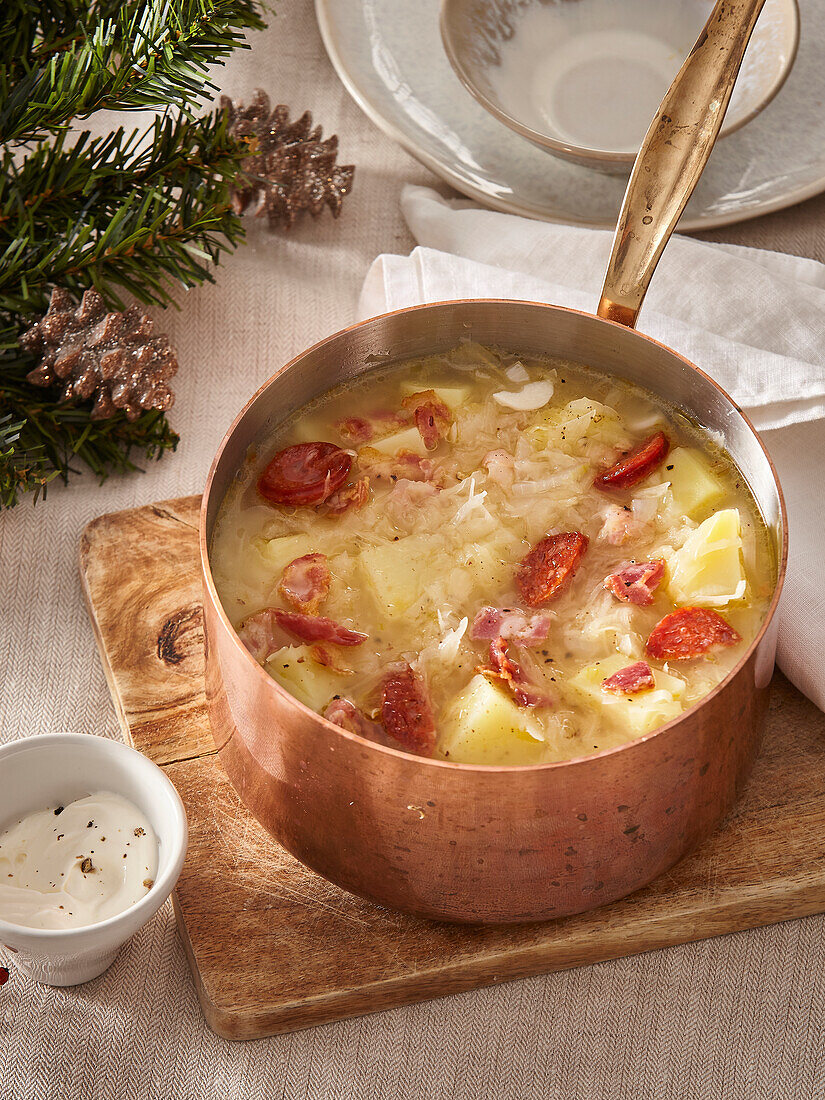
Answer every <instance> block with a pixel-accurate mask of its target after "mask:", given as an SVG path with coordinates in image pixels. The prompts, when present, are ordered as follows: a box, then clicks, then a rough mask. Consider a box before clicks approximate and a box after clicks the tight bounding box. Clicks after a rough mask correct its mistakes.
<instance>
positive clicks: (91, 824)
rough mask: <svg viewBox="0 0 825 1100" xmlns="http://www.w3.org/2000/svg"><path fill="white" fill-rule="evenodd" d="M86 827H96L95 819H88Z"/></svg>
mask: <svg viewBox="0 0 825 1100" xmlns="http://www.w3.org/2000/svg"><path fill="white" fill-rule="evenodd" d="M86 828H87V829H92V828H94V821H88V822H87V823H86Z"/></svg>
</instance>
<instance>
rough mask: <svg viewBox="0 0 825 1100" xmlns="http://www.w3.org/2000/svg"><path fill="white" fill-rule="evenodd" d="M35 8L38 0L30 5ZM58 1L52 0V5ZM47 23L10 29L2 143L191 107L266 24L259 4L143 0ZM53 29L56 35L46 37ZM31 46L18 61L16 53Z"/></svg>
mask: <svg viewBox="0 0 825 1100" xmlns="http://www.w3.org/2000/svg"><path fill="white" fill-rule="evenodd" d="M21 6H23V7H24V8H26V9H28V5H21ZM55 7H57V5H54V4H52V5H47V10H48V9H49V8H51V9H52V10H53V9H54V8H55ZM79 7H80V5H79V4H78V5H77V6H75V4H73V3H67V4H66V5H65V9H66V12H67V13H69V12H71V11H74V13H75V16H76V22H75V26H74V28H72V30H71V31H67V32H66V33H63V34H61V30H62V29H63V26H64V25H67V24H68V23H69V19H68V18H67V19H65V20H63V21H62V22H61V21H60V20H53V21H52V22H51V23H50V25H49V26H48V27H47V28H44V26H43V24H42V22H41V21H40V20H38V21H37V23H36V24H35V23H34V21H33V20H32V19H31V18H30V19H29V20H25V19H23V20H22V21H21V22H22V23H24V24H25V26H24V27H23V28H22V29H18V30H17V31H16V32H15V33H11V28H9V27H8V23H9V22H10V20H9V18H8V16H6V14H5V13H4V26H5V28H6V34H5V38H4V40H3V41H2V45H3V52H2V56H3V59H4V60H3V64H1V65H0V142H3V143H10V142H25V141H33V140H36V139H37V138H39V137H40V136H42V133H43V131H51V132H58V131H59V130H61V129H62V128H64V127H66V126H67V125H68V124H69V123H70V122H71V121H72V119H74V118H78V117H80V118H85V117H86V116H88V115H89V114H91V113H92V112H93V111H96V110H99V109H101V108H108V109H110V110H136V109H145V108H164V107H168V106H171V105H174V106H176V107H177V108H178V109H180V110H182V111H184V112H188V111H190V110H191V109H192V106H193V104H195V103H197V102H199V101H201V100H203V98H204V97H205V96H207V95H209V94H210V93H211V92H213V91H214V90H215V86H214V85H213V84H212V83H211V82H210V81H209V79H208V70H209V66H210V65H213V64H215V63H216V62H220V61H222V59H223V58H225V57H226V56H227V55H228V54H229V53H231V52H232V51H233V50H235V49H238V48H246V43H245V41H244V33H245V32H246V31H247V30H250V29H256V28H260V27H262V26H263V22H262V19H261V15H260V9H261V5H259V4H256V3H255V0H180V2H178V3H176V4H171V3H169V0H140V2H132V3H126V4H122V5H117V6H116V10H114V11H112V10H111V9H112V7H113V5H109V4H105V5H93V6H92V8H91V11H89V12H88V13H85V12H81V11H79V10H78V9H79ZM44 31H45V32H46V34H47V35H48V36H47V37H44ZM21 36H23V37H26V38H27V39H28V42H27V43H25V46H26V50H25V52H24V53H20V54H18V55H17V58H16V59H15V58H14V57H13V56H11V55H10V53H9V51H10V50H12V49H15V48H18V49H20V48H22V47H23V46H24V43H22V42H21V41H20V37H21Z"/></svg>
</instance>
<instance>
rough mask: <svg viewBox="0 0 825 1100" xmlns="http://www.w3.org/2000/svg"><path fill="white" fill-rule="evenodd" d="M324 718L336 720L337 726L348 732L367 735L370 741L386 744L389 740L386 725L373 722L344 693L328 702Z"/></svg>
mask: <svg viewBox="0 0 825 1100" xmlns="http://www.w3.org/2000/svg"><path fill="white" fill-rule="evenodd" d="M324 718H326V719H327V721H328V722H334V723H335V725H336V726H340V727H341V729H343V730H346V731H347V732H348V733H357V734H360V736H361V737H366V738H367V739H368V740H369V741H378V742H380V743H381V744H382V745H386V744H387V743H388V741H389V739H388V737H387V735H386V732H385V730H384V727H383V726H382V725H381V723H380V722H373V720H372V719H371V718H367V716H366V714H364V713H363V712H362V711H360V710H359V709H358V707H356V705H355V704H354V703H351V702H350V700H349V699H346V698H345V697H344V696H343V695H336V696H335V698H333V699H332V700H330V702H329V703H327V705H326V707H325V709H324Z"/></svg>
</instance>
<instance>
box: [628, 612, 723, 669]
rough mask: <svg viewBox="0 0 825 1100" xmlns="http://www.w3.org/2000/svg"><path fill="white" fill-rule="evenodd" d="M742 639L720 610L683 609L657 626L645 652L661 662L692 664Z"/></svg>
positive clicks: (651, 633)
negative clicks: (693, 661) (697, 658)
mask: <svg viewBox="0 0 825 1100" xmlns="http://www.w3.org/2000/svg"><path fill="white" fill-rule="evenodd" d="M741 640H742V638H741V636H740V635H739V634H738V633H737V632H736V631H735V630H734V629H733V627H732V626H731V625H730V623H728V622H727V621H726V620H725V619H723V618H722V616H721V615H720V614H719V612H718V611H713V610H711V609H710V608H707V607H680V608H677V610H676V611H671V613H670V614H669V615H665V617H664V618H663V619H661V620H660V621H659V622H658V623H657V624H656V625H655V626H654V628H653V630H652V631H651V632H650V637H649V638H648V639H647V644H646V645H645V652H646V653H647V654H648V656H650V657H656V658H657V659H658V660H660V661H690V660H693V658H694V657H702V656H704V654H706V653H708V652H709V651H710V650H713V649H720V648H723V647H725V646H732V645H736V643H737V642H741Z"/></svg>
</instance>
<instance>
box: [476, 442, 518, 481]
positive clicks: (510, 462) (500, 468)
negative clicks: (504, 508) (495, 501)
mask: <svg viewBox="0 0 825 1100" xmlns="http://www.w3.org/2000/svg"><path fill="white" fill-rule="evenodd" d="M481 465H482V466H484V467H485V469H486V470H487V476H488V477H489V478H490V481H495V482H496V483H497V484H498V485H500V486H501V487H502V488H503V489H512V488H513V482H514V481H515V479H516V460H515V458H514V456H513V455H511V454H509V453H508V452H507V451H488V452H487V454H486V455H485V456H484V458H482V460H481Z"/></svg>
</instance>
